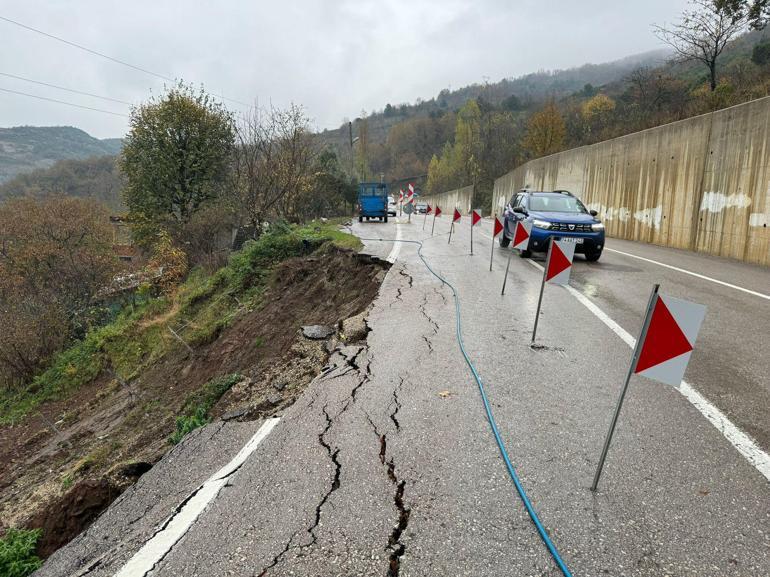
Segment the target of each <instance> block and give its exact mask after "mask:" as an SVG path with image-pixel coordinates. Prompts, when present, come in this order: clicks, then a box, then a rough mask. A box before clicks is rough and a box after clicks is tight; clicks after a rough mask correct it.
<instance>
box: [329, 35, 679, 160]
mask: <svg viewBox="0 0 770 577" xmlns="http://www.w3.org/2000/svg"><path fill="white" fill-rule="evenodd" d="M669 56H670V51H669V50H665V49H664V50H652V51H649V52H643V53H641V54H634V55H632V56H627V57H625V58H621V59H619V60H614V61H612V62H605V63H603V64H584V65H582V66H578V67H576V68H569V69H566V70H541V71H538V72H532V73H530V74H525V75H523V76H519V77H516V78H505V79H503V80H500V81H499V82H492V83H489V82H488V83H483V84H479V83H475V84H471V85H469V86H464V87H462V88H458V89H456V90H449V89H444V90H441V91H440V92H439V93H438V94H437V95H436V96H435V97H433V98H430V99H428V100H424V99H421V98H418V99H417V102H416V103H414V104H395V103H388V104H385V106H384V108H383V109H382V110H379V111H371V112H370V113H369V114H368V115H366V119H367V124H368V127H367V128H368V138H369V143H371V144H378V143H382V142H384V141H385V139H386V138H387V135H388V132H389V129H390V128H391V127H392V126H393V125H395V124H397V123H398V122H400V121H403V120H406V119H409V118H413V117H419V116H429V115H431V114H434V115H435V114H437V113H442V112H444V111H448V110H459V109H460V108H462V106H463V105H464V104H465V103H466V102H468V100H471V99H478V98H483V99H484V100H485V101H487V102H488V103H490V104H493V105H504V106H505V107H507V108H509V109H521V108H527V107H528V106H531V105H533V104H534V103H537V102H541V101H542V100H544V99H545V98H549V97H554V98H557V99H558V98H561V97H563V96H567V95H569V94H572V93H574V92H576V91H578V90H581V89H583V88H584V87H585V85H586V84H591V85H593V86H602V85H604V84H608V83H611V82H615V81H618V80H620V79H622V78H625V77H626V76H628V75H629V74H630V73H631V72H632V71H633V70H636V69H638V68H640V67H656V66H660V65H661V64H663V63H664V62H665V60H666V58H667V57H669ZM322 134H323V137H324V140H326V141H327V142H330V143H333V144H336V145H340V146H342V145H344V144H345V143H346V142H348V138H349V134H348V126H347V123H345V124H343V125H342V126H340V128H339V129H336V130H325V131H324V132H323V133H322ZM356 134H357V133H356Z"/></svg>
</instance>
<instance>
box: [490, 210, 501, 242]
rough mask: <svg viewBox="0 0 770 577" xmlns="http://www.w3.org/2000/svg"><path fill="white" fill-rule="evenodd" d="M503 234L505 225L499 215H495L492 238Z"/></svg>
mask: <svg viewBox="0 0 770 577" xmlns="http://www.w3.org/2000/svg"><path fill="white" fill-rule="evenodd" d="M501 232H503V223H502V222H500V219H499V218H498V216H497V215H495V224H494V228H492V238H495V237H496V236H497V235H498V234H500V233H501Z"/></svg>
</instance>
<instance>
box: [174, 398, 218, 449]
mask: <svg viewBox="0 0 770 577" xmlns="http://www.w3.org/2000/svg"><path fill="white" fill-rule="evenodd" d="M208 424H209V418H208V417H207V416H206V409H205V408H204V407H198V408H197V409H196V410H195V413H193V414H192V415H186V416H183V417H177V418H176V430H175V431H174V432H173V433H172V435H171V436H170V437H169V438H168V441H169V443H171V444H172V445H176V444H177V443H179V441H181V440H182V439H183V438H184V437H185V435H187V433H189V432H191V431H194V430H195V429H197V428H198V427H202V426H204V425H208Z"/></svg>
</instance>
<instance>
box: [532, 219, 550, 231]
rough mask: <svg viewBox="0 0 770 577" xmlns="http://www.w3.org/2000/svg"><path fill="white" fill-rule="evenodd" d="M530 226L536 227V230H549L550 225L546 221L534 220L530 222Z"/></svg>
mask: <svg viewBox="0 0 770 577" xmlns="http://www.w3.org/2000/svg"><path fill="white" fill-rule="evenodd" d="M532 226H536V227H537V228H545V229H549V228H551V223H550V222H548V221H547V220H538V219H535V220H533V221H532Z"/></svg>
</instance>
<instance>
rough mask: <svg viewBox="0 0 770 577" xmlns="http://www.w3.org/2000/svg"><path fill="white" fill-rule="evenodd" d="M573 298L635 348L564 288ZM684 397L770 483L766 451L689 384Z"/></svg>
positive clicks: (631, 339)
mask: <svg viewBox="0 0 770 577" xmlns="http://www.w3.org/2000/svg"><path fill="white" fill-rule="evenodd" d="M526 261H527V262H528V263H529V264H531V265H532V266H534V267H535V268H536V269H538V270H540V271H542V270H543V266H542V265H540V264H538V263H536V262H534V261H532V260H530V259H526ZM564 288H565V289H566V290H567V292H569V293H570V294H571V295H572V296H573V297H575V298H576V299H577V300H578V302H580V304H582V305H583V306H585V307H586V308H587V309H588V310H589V311H591V312H592V313H593V314H594V315H595V316H596V317H597V318H598V319H599V320H600V321H602V322H603V323H604V324H605V325H607V327H609V329H610V330H611V331H612V332H613V333H615V334H616V335H618V336H619V337H620V338H621V340H623V342H624V343H626V344H627V345H628V346H629V347H631V348H634V346H635V345H636V339H635V338H634V337H632V336H631V335H630V334H629V333H628V331H626V330H625V329H624V328H623V327H621V326H620V325H619V324H618V323H616V322H615V321H614V320H612V318H610V316H609V315H608V314H607V313H605V312H604V311H603V310H602V309H600V308H599V307H598V306H596V304H595V303H594V302H593V301H591V300H590V299H589V298H588V297H587V296H585V295H584V294H583V293H581V292H580V291H578V290H577V289H576V288H574V287H572V286H569V285H566V286H565V287H564ZM677 390H678V391H679V392H680V393H681V394H682V396H683V397H684V398H685V399H687V400H688V401H689V402H690V404H692V406H694V407H695V408H696V409H698V411H699V412H700V413H701V414H702V415H703V416H704V417H706V419H707V420H708V421H709V422H710V423H711V424H712V425H714V426H715V427H716V428H717V430H719V432H720V433H722V435H723V436H724V437H725V438H726V439H727V440H728V441H729V442H730V444H731V445H732V446H733V447H735V448H736V449H737V450H738V452H739V453H740V454H741V455H743V456H744V457H745V458H746V460H747V461H748V462H749V463H751V465H752V466H753V467H754V468H755V469H757V471H759V472H760V473H761V474H762V475H764V477H765V478H766V479H767V480H768V481H770V455H768V454H767V453H766V452H765V451H763V450H762V449H761V448H760V447H759V445H757V443H756V441H754V439H752V438H751V437H750V436H749V435H747V434H746V433H744V432H743V431H741V430H740V429H739V428H738V427H737V426H736V425H735V424H734V423H733V422H732V421H731V420H730V419H729V418H728V417H727V415H725V414H724V413H723V412H722V411H720V410H719V409H718V408H717V407H715V406H714V405H713V404H711V402H710V401H709V400H708V399H706V398H705V397H704V396H703V395H701V394H700V393H699V392H698V391H696V390H695V389H694V388H693V387H692V386H690V385H689V384H688V383H687V382H685V381H682V382H681V383H680V384H679V387H678V389H677Z"/></svg>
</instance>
